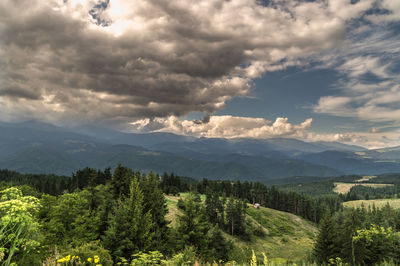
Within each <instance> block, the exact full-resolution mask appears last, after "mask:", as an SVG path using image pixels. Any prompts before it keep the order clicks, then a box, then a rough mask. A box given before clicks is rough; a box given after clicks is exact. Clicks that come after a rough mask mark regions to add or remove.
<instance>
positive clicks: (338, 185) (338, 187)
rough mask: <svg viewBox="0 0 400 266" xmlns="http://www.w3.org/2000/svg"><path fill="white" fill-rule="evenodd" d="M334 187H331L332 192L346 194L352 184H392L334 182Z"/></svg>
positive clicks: (374, 186)
mask: <svg viewBox="0 0 400 266" xmlns="http://www.w3.org/2000/svg"><path fill="white" fill-rule="evenodd" d="M334 185H335V187H334V188H333V192H336V193H338V194H347V193H349V192H350V190H351V188H352V187H354V186H364V187H371V188H381V187H390V186H393V184H371V183H343V182H335V183H334Z"/></svg>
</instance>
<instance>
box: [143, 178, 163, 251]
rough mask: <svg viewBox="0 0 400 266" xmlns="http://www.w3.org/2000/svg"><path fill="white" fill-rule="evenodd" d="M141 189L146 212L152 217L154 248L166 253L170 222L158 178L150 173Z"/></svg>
mask: <svg viewBox="0 0 400 266" xmlns="http://www.w3.org/2000/svg"><path fill="white" fill-rule="evenodd" d="M141 188H142V190H143V196H144V210H145V212H148V211H149V212H150V213H151V217H152V223H153V227H152V229H151V230H152V232H153V243H152V248H153V249H154V250H160V251H164V249H165V245H166V242H167V238H168V234H169V229H168V224H169V221H167V220H166V218H165V215H166V214H167V213H168V207H167V203H166V200H165V197H164V194H163V192H162V190H161V188H160V182H159V178H158V176H155V175H154V174H153V173H152V172H150V173H149V175H148V176H147V177H146V179H144V180H143V181H142V182H141Z"/></svg>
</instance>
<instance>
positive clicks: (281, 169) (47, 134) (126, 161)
mask: <svg viewBox="0 0 400 266" xmlns="http://www.w3.org/2000/svg"><path fill="white" fill-rule="evenodd" d="M119 163H121V164H123V165H125V166H128V167H130V168H132V169H137V170H141V171H145V172H147V171H154V172H157V173H160V174H161V173H163V172H174V173H175V174H178V175H183V176H190V177H193V178H197V179H201V178H210V179H231V180H237V179H240V180H250V181H256V180H257V181H263V180H264V181H265V180H270V179H276V178H286V177H294V176H320V177H328V176H337V175H342V174H380V173H387V172H400V147H393V148H386V149H379V150H367V149H365V148H363V147H359V146H353V145H346V144H343V143H339V142H304V141H300V140H297V139H289V138H274V139H265V140H258V139H213V138H194V137H187V136H180V135H175V134H172V133H160V132H159V133H148V134H135V133H123V132H119V131H115V130H110V129H103V128H96V127H79V128H68V129H67V128H62V127H58V126H54V125H51V124H46V123H42V122H37V121H26V122H22V123H4V122H2V123H0V168H7V169H10V170H16V171H19V172H26V173H55V174H59V175H71V173H73V172H74V171H76V170H78V169H81V168H84V167H86V166H89V167H94V168H101V169H104V168H106V167H112V168H113V167H115V166H116V165H118V164H119Z"/></svg>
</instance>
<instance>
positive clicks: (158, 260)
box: [131, 251, 166, 266]
mask: <svg viewBox="0 0 400 266" xmlns="http://www.w3.org/2000/svg"><path fill="white" fill-rule="evenodd" d="M163 258H164V255H163V254H162V253H161V252H159V251H149V252H148V253H143V252H139V253H136V254H133V255H132V261H131V266H147V265H165V264H166V260H164V259H163Z"/></svg>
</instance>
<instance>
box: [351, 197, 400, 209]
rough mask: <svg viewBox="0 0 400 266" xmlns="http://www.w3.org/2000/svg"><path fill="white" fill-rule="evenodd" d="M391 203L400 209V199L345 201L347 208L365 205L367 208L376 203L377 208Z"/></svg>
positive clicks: (393, 206)
mask: <svg viewBox="0 0 400 266" xmlns="http://www.w3.org/2000/svg"><path fill="white" fill-rule="evenodd" d="M386 204H389V205H390V207H392V208H394V209H400V199H375V200H352V201H347V202H343V206H344V207H346V208H361V206H362V205H364V207H365V208H368V207H371V208H372V206H373V205H375V207H376V208H382V207H385V206H386Z"/></svg>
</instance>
